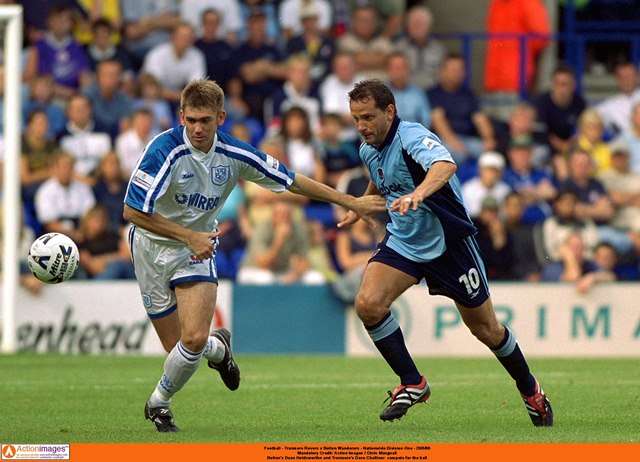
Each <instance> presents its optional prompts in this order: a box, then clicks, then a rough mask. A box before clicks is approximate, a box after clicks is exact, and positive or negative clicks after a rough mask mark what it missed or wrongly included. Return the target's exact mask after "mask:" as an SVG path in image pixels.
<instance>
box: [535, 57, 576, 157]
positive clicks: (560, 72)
mask: <svg viewBox="0 0 640 462" xmlns="http://www.w3.org/2000/svg"><path fill="white" fill-rule="evenodd" d="M535 106H536V111H537V114H538V121H540V122H541V123H542V124H543V126H544V130H545V132H546V134H547V141H548V143H549V146H550V147H551V149H552V152H553V153H564V152H566V151H567V150H568V149H569V145H570V142H571V138H572V137H573V135H574V133H575V130H576V124H577V122H578V117H579V116H580V114H581V113H582V111H584V109H585V107H586V103H585V101H584V99H583V98H582V96H580V95H579V94H578V93H577V92H576V78H575V74H574V72H573V70H572V69H571V68H570V67H568V66H564V65H561V66H558V67H557V68H556V70H555V71H554V72H553V77H552V79H551V90H550V91H548V92H546V93H544V94H542V95H540V97H539V98H538V99H537V101H536V104H535Z"/></svg>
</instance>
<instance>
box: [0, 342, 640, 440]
mask: <svg viewBox="0 0 640 462" xmlns="http://www.w3.org/2000/svg"><path fill="white" fill-rule="evenodd" d="M237 359H238V362H239V364H240V367H241V369H242V383H241V385H240V389H239V390H238V391H236V392H230V391H228V390H227V389H226V388H224V386H223V385H222V383H221V381H220V379H219V377H218V376H217V373H216V372H215V371H212V370H211V369H209V368H207V367H206V366H205V365H204V363H203V364H202V367H200V369H199V370H198V371H197V373H196V374H195V376H194V377H193V378H192V379H191V381H190V382H189V383H188V384H187V385H186V387H185V388H184V389H183V390H182V391H181V392H180V393H179V394H178V395H177V396H176V397H175V398H174V402H173V410H174V414H175V415H176V422H177V424H178V425H179V426H180V427H181V429H182V432H180V433H178V434H170V435H167V434H159V433H157V432H156V431H155V429H154V427H153V425H152V424H151V423H150V422H148V421H145V420H144V419H143V415H142V411H143V407H144V403H145V400H146V398H147V396H148V395H149V393H150V392H151V390H152V389H153V387H154V385H155V383H156V381H157V380H158V378H159V376H160V373H161V369H162V362H163V359H162V358H160V357H158V358H142V357H116V356H80V357H73V356H55V355H42V356H37V355H30V354H29V355H22V354H20V355H13V356H4V357H2V356H0V372H1V375H0V377H1V378H0V442H14V443H45V442H49V443H62V442H247V443H248V442H270V441H282V442H293V441H295V442H303V441H308V442H320V443H322V442H377V441H385V442H391V441H393V442H398V441H410V442H535V443H537V442H636V443H637V442H640V411H639V410H640V360H638V359H534V360H532V361H531V362H530V363H531V366H532V368H533V370H534V372H535V373H536V374H537V375H538V377H539V378H540V379H541V381H542V384H543V387H544V388H545V391H546V392H547V394H548V395H549V397H550V398H551V401H552V403H553V407H554V410H555V414H556V425H555V426H554V427H553V428H534V427H533V426H532V425H531V422H530V421H529V417H528V416H527V414H526V412H525V409H524V406H523V405H522V402H521V400H520V398H519V395H518V394H517V392H516V389H515V387H514V385H513V383H512V381H511V379H510V378H509V377H508V376H507V375H506V373H505V372H504V371H503V370H502V368H501V367H500V365H499V364H498V362H497V361H495V360H492V359H430V358H421V359H418V361H417V362H418V366H419V368H420V369H421V370H422V371H424V372H425V373H426V374H427V376H428V378H429V381H430V383H431V388H432V395H431V399H430V400H429V403H427V404H420V405H417V406H416V407H414V408H412V409H411V410H410V411H409V413H408V414H407V416H405V418H404V419H402V420H401V421H397V422H393V423H384V422H382V421H380V420H379V419H378V413H379V411H380V409H381V408H382V401H383V399H384V398H385V397H386V393H385V392H386V390H387V389H389V388H392V387H393V386H394V385H395V384H396V379H395V377H394V375H393V374H392V373H391V372H390V370H389V369H388V368H387V366H386V364H384V362H383V361H382V359H373V358H366V359H365V358H344V357H335V356H247V355H240V356H239V357H238V358H237Z"/></svg>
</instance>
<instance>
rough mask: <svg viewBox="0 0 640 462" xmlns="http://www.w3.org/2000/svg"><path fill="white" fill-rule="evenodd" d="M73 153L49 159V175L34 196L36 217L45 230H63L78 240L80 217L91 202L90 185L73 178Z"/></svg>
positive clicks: (92, 200) (79, 235)
mask: <svg viewBox="0 0 640 462" xmlns="http://www.w3.org/2000/svg"><path fill="white" fill-rule="evenodd" d="M74 162H75V160H74V158H73V156H71V155H69V154H66V153H60V154H58V155H56V157H55V159H54V161H53V175H52V177H51V178H50V179H48V180H47V181H45V182H44V183H43V184H42V186H40V188H39V189H38V192H37V193H36V198H35V205H36V213H37V217H38V220H39V221H40V223H42V225H43V226H44V230H45V231H46V232H56V233H64V234H66V235H67V236H69V237H70V238H71V239H73V240H74V241H79V240H80V238H81V234H80V232H79V230H78V224H79V223H80V218H82V217H83V216H84V214H85V213H86V212H87V210H89V209H90V208H91V207H93V205H94V204H95V199H94V197H93V192H92V191H91V188H90V187H89V186H87V185H86V184H84V183H81V182H79V181H77V180H74V179H73V176H74V173H73V171H74V166H73V164H74Z"/></svg>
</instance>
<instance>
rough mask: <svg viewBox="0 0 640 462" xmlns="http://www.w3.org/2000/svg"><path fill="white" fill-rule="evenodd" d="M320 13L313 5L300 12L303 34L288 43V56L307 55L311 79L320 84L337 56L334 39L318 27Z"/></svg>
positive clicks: (303, 8)
mask: <svg viewBox="0 0 640 462" xmlns="http://www.w3.org/2000/svg"><path fill="white" fill-rule="evenodd" d="M318 19H319V18H318V11H317V10H316V8H315V6H314V5H313V4H309V5H306V6H303V7H302V8H301V10H300V21H301V22H302V32H301V33H300V34H299V35H295V36H294V37H292V38H291V39H290V40H289V41H288V42H287V47H286V51H287V56H291V55H294V54H299V53H302V54H305V55H306V56H307V57H308V58H309V60H310V61H311V71H310V74H311V79H312V80H313V82H314V84H316V85H317V84H319V83H320V82H321V81H322V79H324V78H325V77H326V76H327V75H328V74H329V73H330V72H331V61H332V59H333V55H334V54H335V44H334V42H333V39H332V38H331V37H330V36H328V35H326V34H324V33H323V32H322V31H321V30H320V27H319V25H318Z"/></svg>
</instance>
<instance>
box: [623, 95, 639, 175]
mask: <svg viewBox="0 0 640 462" xmlns="http://www.w3.org/2000/svg"><path fill="white" fill-rule="evenodd" d="M619 140H620V141H622V142H623V143H624V144H626V145H627V146H628V147H629V163H630V164H631V165H630V169H631V171H632V172H633V173H638V174H640V102H637V103H636V104H634V105H633V107H632V108H631V123H630V127H629V131H627V132H626V133H624V134H623V135H622V136H621V137H620V138H619Z"/></svg>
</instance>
